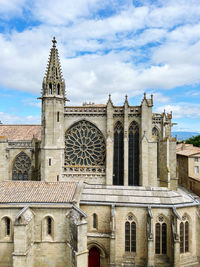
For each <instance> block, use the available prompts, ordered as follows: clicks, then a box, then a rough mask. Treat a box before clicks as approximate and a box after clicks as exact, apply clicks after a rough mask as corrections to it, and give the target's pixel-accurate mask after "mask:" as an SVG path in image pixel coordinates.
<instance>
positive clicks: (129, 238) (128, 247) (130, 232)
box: [125, 216, 136, 252]
mask: <svg viewBox="0 0 200 267" xmlns="http://www.w3.org/2000/svg"><path fill="white" fill-rule="evenodd" d="M125 251H127V252H136V223H135V222H134V221H133V216H128V218H127V221H126V222H125Z"/></svg>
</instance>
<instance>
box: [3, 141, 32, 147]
mask: <svg viewBox="0 0 200 267" xmlns="http://www.w3.org/2000/svg"><path fill="white" fill-rule="evenodd" d="M8 147H9V148H32V147H33V145H32V141H21V140H20V141H8Z"/></svg>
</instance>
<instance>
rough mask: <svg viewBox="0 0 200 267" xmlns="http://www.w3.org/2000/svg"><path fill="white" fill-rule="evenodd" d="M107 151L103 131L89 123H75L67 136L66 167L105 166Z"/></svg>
mask: <svg viewBox="0 0 200 267" xmlns="http://www.w3.org/2000/svg"><path fill="white" fill-rule="evenodd" d="M105 151H106V146H105V141H104V137H103V135H102V133H101V131H100V130H99V129H98V128H97V127H96V126H94V125H93V124H92V123H90V122H88V121H85V120H83V121H80V122H78V123H75V124H74V125H73V126H72V127H71V128H70V129H69V130H68V131H67V132H66V134H65V165H70V166H89V167H92V166H95V167H96V166H104V165H105Z"/></svg>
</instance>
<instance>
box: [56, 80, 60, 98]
mask: <svg viewBox="0 0 200 267" xmlns="http://www.w3.org/2000/svg"><path fill="white" fill-rule="evenodd" d="M57 94H58V95H60V84H59V83H58V84H57Z"/></svg>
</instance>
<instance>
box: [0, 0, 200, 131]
mask: <svg viewBox="0 0 200 267" xmlns="http://www.w3.org/2000/svg"><path fill="white" fill-rule="evenodd" d="M53 36H56V39H57V42H58V43H57V46H58V49H59V54H60V60H61V65H62V70H63V76H64V78H65V81H66V85H67V98H69V99H70V105H77V104H82V102H84V101H88V102H89V101H92V102H95V103H105V102H106V101H107V98H108V94H109V93H111V95H112V99H113V102H114V104H116V105H119V104H120V105H123V103H124V97H125V95H126V94H127V95H128V99H129V103H130V105H139V104H140V103H141V99H142V96H143V93H144V92H147V95H148V94H149V95H150V94H151V93H153V94H154V108H153V111H154V112H162V111H163V110H164V109H165V110H166V111H167V112H170V111H172V112H173V122H176V123H178V125H176V126H174V131H177V130H181V131H198V132H200V1H199V0H190V1H188V0H167V1H166V0H157V1H156V0H135V1H132V0H123V1H122V0H76V1H71V0H65V1H63V0H48V1H45V0H34V1H33V0H10V1H7V0H0V120H1V121H2V122H3V123H40V101H39V100H37V97H38V96H40V92H41V85H42V79H43V77H44V74H45V69H46V65H47V60H48V56H49V50H50V48H51V40H52V37H53Z"/></svg>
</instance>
